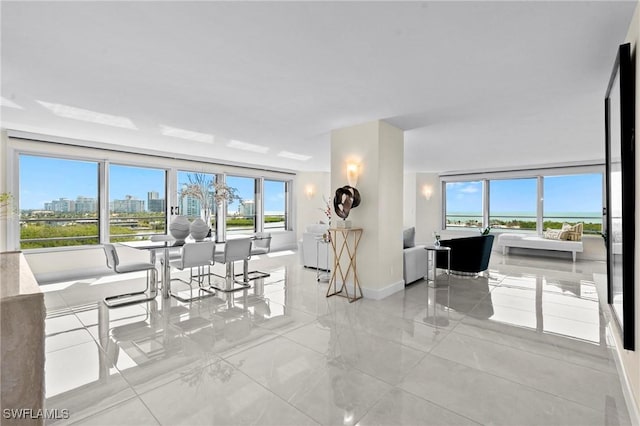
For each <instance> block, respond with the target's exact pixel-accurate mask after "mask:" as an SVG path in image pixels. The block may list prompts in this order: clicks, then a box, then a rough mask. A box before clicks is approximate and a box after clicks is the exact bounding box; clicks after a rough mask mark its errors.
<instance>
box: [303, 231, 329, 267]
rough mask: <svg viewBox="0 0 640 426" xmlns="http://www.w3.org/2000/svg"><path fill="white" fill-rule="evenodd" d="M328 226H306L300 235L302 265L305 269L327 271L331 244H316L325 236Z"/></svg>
mask: <svg viewBox="0 0 640 426" xmlns="http://www.w3.org/2000/svg"><path fill="white" fill-rule="evenodd" d="M328 229H329V226H328V225H324V224H314V225H308V226H307V227H306V228H305V232H304V233H303V234H302V246H301V249H302V265H303V266H304V267H306V268H316V269H323V270H325V271H326V270H328V269H329V267H330V265H331V263H332V259H333V258H332V257H331V244H326V243H318V240H319V239H321V238H322V234H326V233H327V230H328Z"/></svg>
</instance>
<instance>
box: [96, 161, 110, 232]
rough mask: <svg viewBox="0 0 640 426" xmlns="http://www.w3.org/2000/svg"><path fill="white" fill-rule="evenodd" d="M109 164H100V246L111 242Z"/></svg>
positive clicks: (106, 162)
mask: <svg viewBox="0 0 640 426" xmlns="http://www.w3.org/2000/svg"><path fill="white" fill-rule="evenodd" d="M108 182H109V162H108V161H106V160H105V161H100V162H98V198H99V201H98V204H99V208H98V210H99V213H98V222H99V224H100V225H99V227H98V234H99V235H100V238H99V240H100V244H104V243H108V242H109V238H110V235H109V187H108V185H109V184H108Z"/></svg>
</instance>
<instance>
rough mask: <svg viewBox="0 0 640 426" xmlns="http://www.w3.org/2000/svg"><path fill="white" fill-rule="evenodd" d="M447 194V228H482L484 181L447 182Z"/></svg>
mask: <svg viewBox="0 0 640 426" xmlns="http://www.w3.org/2000/svg"><path fill="white" fill-rule="evenodd" d="M445 194H446V195H445V196H446V200H445V206H446V212H445V218H446V226H447V228H480V227H481V226H482V181H473V182H447V183H446V188H445Z"/></svg>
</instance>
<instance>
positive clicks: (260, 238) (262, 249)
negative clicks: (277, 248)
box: [236, 232, 271, 280]
mask: <svg viewBox="0 0 640 426" xmlns="http://www.w3.org/2000/svg"><path fill="white" fill-rule="evenodd" d="M270 251H271V233H270V232H256V233H255V234H253V238H252V239H251V256H259V255H262V254H267V253H269V252H270ZM244 262H245V263H244V270H245V271H247V270H248V269H249V259H247V260H245V261H244ZM246 274H247V279H248V280H257V279H258V278H266V277H268V276H271V274H269V273H268V272H262V271H258V270H254V271H249V272H247V273H246ZM240 275H244V272H243V273H242V274H236V277H237V276H240Z"/></svg>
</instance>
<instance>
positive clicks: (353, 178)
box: [347, 163, 360, 187]
mask: <svg viewBox="0 0 640 426" xmlns="http://www.w3.org/2000/svg"><path fill="white" fill-rule="evenodd" d="M359 175H360V166H359V165H358V164H356V163H348V164H347V182H349V186H353V187H355V186H356V185H357V184H358V176H359Z"/></svg>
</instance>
